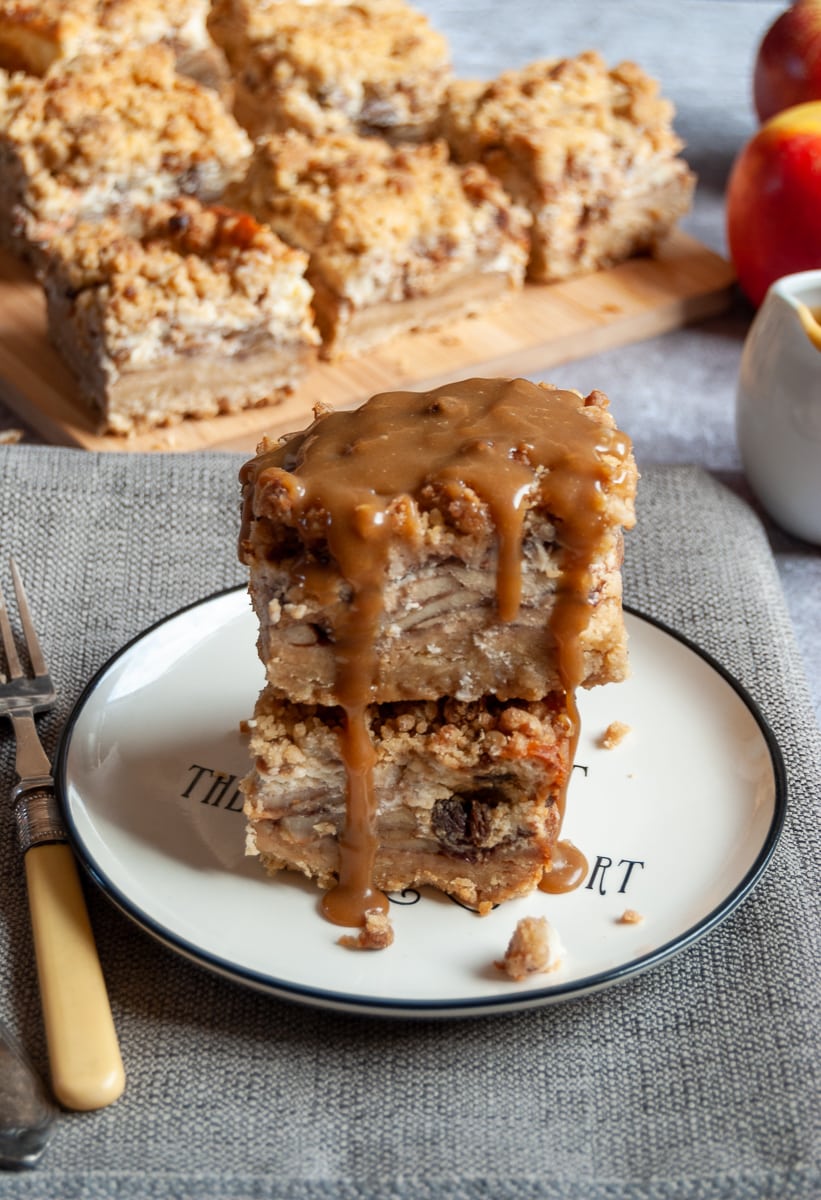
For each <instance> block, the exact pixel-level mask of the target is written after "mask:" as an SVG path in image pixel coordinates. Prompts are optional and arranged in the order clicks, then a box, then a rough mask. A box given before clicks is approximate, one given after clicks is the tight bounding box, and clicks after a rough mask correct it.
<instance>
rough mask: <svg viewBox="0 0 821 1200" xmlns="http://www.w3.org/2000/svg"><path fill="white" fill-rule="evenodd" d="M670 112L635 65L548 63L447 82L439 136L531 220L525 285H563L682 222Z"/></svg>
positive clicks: (683, 190) (587, 56) (686, 182)
mask: <svg viewBox="0 0 821 1200" xmlns="http://www.w3.org/2000/svg"><path fill="white" fill-rule="evenodd" d="M672 116H673V108H672V105H671V104H670V102H669V101H668V100H666V99H665V98H664V97H662V96H661V95H660V94H659V89H658V84H657V83H656V81H655V80H653V79H652V78H650V76H648V75H647V74H646V73H645V72H644V71H643V70H642V69H641V68H640V67H638V66H637V65H636V64H635V63H631V62H624V63H620V64H619V65H617V66H616V67H614V68H612V69H610V68H608V67H607V65H606V64H605V62H604V60H603V59H602V58H601V56H600V55H599V54H597V53H596V52H594V51H588V52H586V53H584V54H580V55H578V56H577V57H575V58H567V59H549V60H543V61H539V62H535V63H532V64H530V65H529V66H527V67H524V68H522V69H520V70H512V71H506V72H504V73H502V74H501V75H500V76H499V77H498V78H497V79H495V80H493V81H492V82H490V83H488V84H481V83H475V82H470V81H456V82H455V83H453V84H452V85H451V87H450V89H449V92H448V97H447V100H446V103H445V105H444V107H443V116H442V124H441V129H442V132H443V134H444V136H445V137H446V138H447V140H448V142H449V143H450V145H451V148H452V150H453V152H454V154H455V155H456V157H457V158H458V159H460V160H461V161H472V160H476V161H479V162H483V163H484V164H485V165H486V166H487V167H488V169H489V170H491V171H492V172H493V173H494V174H495V175H496V176H497V177H498V178H499V179H500V180H501V181H502V183H503V184H504V186H505V188H506V189H507V190H508V191H509V192H510V194H511V195H512V196H513V197H514V198H515V199H516V200H518V201H519V202H520V203H523V204H526V205H527V206H528V207H529V209H530V211H531V213H532V215H533V218H534V225H533V233H532V236H533V254H532V258H531V264H530V275H531V277H532V278H535V279H539V280H542V281H549V280H552V279H560V278H565V277H567V276H568V275H573V274H578V273H581V272H584V271H590V270H594V269H597V268H599V267H603V266H610V265H612V264H613V263H614V262H618V261H620V260H621V259H622V258H624V257H627V256H629V255H630V254H632V253H635V252H637V251H639V250H642V249H649V248H651V247H652V246H653V245H654V244H655V242H656V241H658V240H659V239H660V238H661V237H663V236H664V235H665V233H667V232H668V231H669V229H670V228H671V226H672V224H673V223H674V222H675V221H676V220H677V219H678V217H680V216H681V215H683V213H684V212H686V211H687V208H688V207H689V203H690V200H691V197H692V190H693V185H694V179H693V176H692V174H691V172H690V171H689V169H688V168H687V166H686V164H685V163H684V162H683V160H681V159H679V158H677V155H678V153H679V151H680V150H681V141H680V140H679V138H678V137H677V136H676V134H675V132H674V130H673V127H672Z"/></svg>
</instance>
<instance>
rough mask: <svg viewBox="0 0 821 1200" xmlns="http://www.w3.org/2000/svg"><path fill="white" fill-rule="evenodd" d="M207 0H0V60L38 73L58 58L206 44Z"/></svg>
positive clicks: (198, 46)
mask: <svg viewBox="0 0 821 1200" xmlns="http://www.w3.org/2000/svg"><path fill="white" fill-rule="evenodd" d="M207 12H208V3H207V0H175V3H174V4H173V5H168V4H167V3H165V0H38V2H37V3H34V2H33V0H0V66H6V67H11V68H13V69H23V70H27V71H32V72H33V73H35V74H43V73H44V72H45V71H46V70H47V69H48V67H49V66H50V65H51V64H52V63H53V62H55V61H56V60H57V59H63V58H71V57H74V56H75V55H77V54H84V53H90V52H94V53H102V52H104V51H110V50H113V49H117V48H124V47H132V48H134V47H136V46H148V45H151V44H153V43H155V42H161V41H181V42H184V43H185V45H186V46H187V47H188V48H190V49H194V48H196V49H200V48H204V47H205V46H207V45H208V44H209V41H210V39H209V37H208V33H207V31H206V28H205V19H206V16H207Z"/></svg>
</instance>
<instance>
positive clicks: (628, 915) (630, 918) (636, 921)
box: [616, 908, 644, 925]
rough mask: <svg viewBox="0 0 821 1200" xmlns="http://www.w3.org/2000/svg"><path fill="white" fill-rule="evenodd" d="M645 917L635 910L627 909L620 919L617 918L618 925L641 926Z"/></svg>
mask: <svg viewBox="0 0 821 1200" xmlns="http://www.w3.org/2000/svg"><path fill="white" fill-rule="evenodd" d="M643 920H644V917H643V916H642V914H641V913H640V912H636V910H635V909H634V908H626V909H625V910H624V912H623V913H622V914H621V916H620V917H617V918H616V924H617V925H641V923H642V921H643Z"/></svg>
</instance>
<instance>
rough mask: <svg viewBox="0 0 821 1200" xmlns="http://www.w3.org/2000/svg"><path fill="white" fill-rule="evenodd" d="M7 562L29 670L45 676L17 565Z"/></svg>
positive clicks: (38, 640)
mask: <svg viewBox="0 0 821 1200" xmlns="http://www.w3.org/2000/svg"><path fill="white" fill-rule="evenodd" d="M9 562H10V563H11V576H12V579H13V580H14V591H15V594H16V596H17V608H18V610H19V613H20V624H21V625H22V626H23V633H24V635H25V638H26V648H27V650H28V652H29V659H30V660H31V668H32V670H33V671H34V674H35V675H47V674H48V671H47V670H46V660H45V658H44V657H43V651H42V648H41V646H40V639H39V638H38V637H37V633H36V631H35V628H34V622H33V621H32V619H31V609H30V608H29V604H28V600H27V599H26V591H25V588H24V587H23V580H22V578H21V577H20V572H19V571H18V570H17V563H16V562H15V561H14V559H13V558H11V559H9ZM7 621H8V619H7ZM15 657H16V655H15ZM17 666H18V668H19V666H20V663H19V660H18V663H17Z"/></svg>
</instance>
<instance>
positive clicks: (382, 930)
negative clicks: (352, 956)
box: [338, 908, 393, 950]
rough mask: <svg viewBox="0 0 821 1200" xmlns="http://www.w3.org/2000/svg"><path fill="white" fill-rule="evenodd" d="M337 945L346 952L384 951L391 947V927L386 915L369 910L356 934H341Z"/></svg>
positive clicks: (377, 910)
mask: <svg viewBox="0 0 821 1200" xmlns="http://www.w3.org/2000/svg"><path fill="white" fill-rule="evenodd" d="M338 945H340V946H344V948H345V949H346V950H386V949H387V947H388V946H392V945H393V926H392V925H391V919H390V917H389V916H388V914H387V913H383V912H380V910H379V909H378V908H369V909H368V910H367V911H366V913H365V924H364V925H363V926H362V928H361V929H360V930H359V933H356V934H349V933H348V934H343V935H342V937H341V938H339V939H338Z"/></svg>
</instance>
